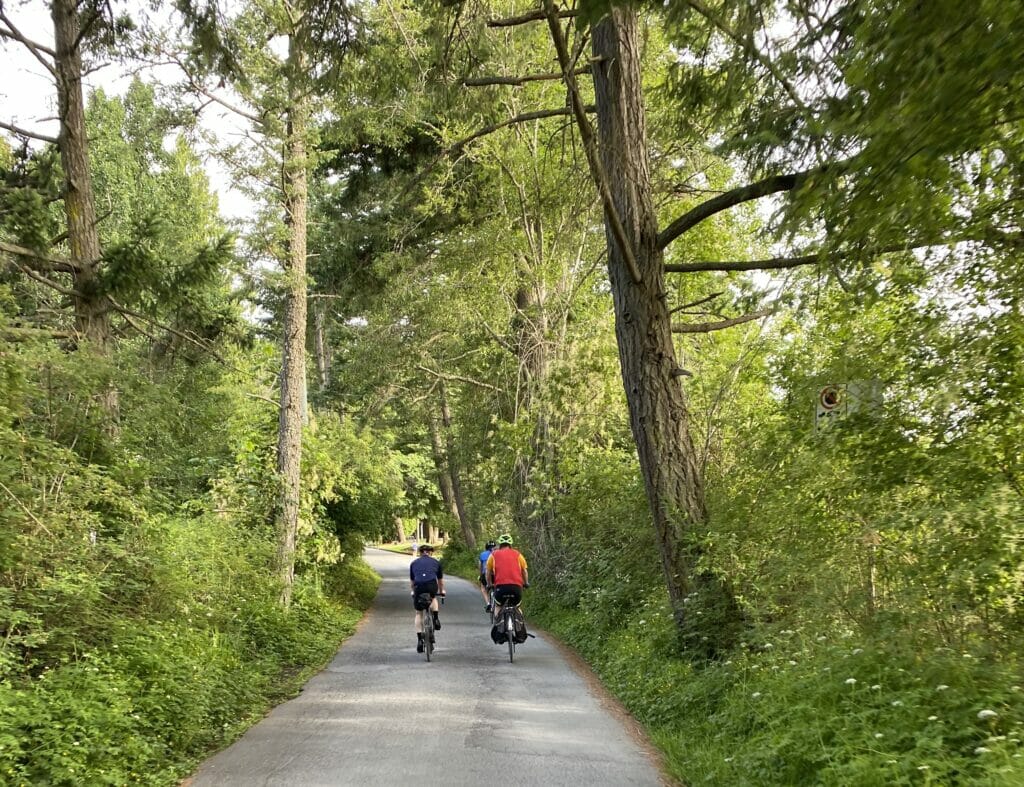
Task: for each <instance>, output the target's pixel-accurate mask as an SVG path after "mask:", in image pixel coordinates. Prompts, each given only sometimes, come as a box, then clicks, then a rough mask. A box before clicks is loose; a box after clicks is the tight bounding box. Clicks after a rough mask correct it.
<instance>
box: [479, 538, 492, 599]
mask: <svg viewBox="0 0 1024 787" xmlns="http://www.w3.org/2000/svg"><path fill="white" fill-rule="evenodd" d="M494 546H495V544H494V542H493V541H488V542H487V545H486V546H485V547H484V551H483V552H481V553H480V595H481V596H483V597H484V612H490V611H491V596H490V594H489V593H488V592H487V558H489V557H490V556H491V552H493V551H494Z"/></svg>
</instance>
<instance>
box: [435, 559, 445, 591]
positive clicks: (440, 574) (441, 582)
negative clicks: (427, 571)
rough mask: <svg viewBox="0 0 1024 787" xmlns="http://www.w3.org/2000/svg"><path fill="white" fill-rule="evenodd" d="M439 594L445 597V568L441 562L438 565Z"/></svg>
mask: <svg viewBox="0 0 1024 787" xmlns="http://www.w3.org/2000/svg"><path fill="white" fill-rule="evenodd" d="M437 592H438V593H440V594H441V595H442V596H443V595H444V566H442V565H441V563H440V561H438V564H437Z"/></svg>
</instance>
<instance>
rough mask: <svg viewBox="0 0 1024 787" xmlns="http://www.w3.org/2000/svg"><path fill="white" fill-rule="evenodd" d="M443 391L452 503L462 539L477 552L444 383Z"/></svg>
mask: <svg viewBox="0 0 1024 787" xmlns="http://www.w3.org/2000/svg"><path fill="white" fill-rule="evenodd" d="M440 391H441V425H442V427H443V428H444V440H445V446H444V460H445V468H446V470H447V473H448V478H449V481H450V482H451V493H452V502H453V503H454V504H455V513H456V519H457V520H458V523H459V526H460V527H461V529H462V537H463V539H464V540H465V542H466V546H467V547H469V548H470V549H471V550H473V551H476V528H475V527H473V520H472V519H470V516H469V512H468V511H467V509H466V499H465V497H464V496H463V494H462V481H461V479H460V478H459V466H458V463H457V462H456V461H455V441H454V440H453V439H452V413H451V410H449V409H448V394H447V392H446V391H445V387H444V383H443V382H442V383H441V385H440Z"/></svg>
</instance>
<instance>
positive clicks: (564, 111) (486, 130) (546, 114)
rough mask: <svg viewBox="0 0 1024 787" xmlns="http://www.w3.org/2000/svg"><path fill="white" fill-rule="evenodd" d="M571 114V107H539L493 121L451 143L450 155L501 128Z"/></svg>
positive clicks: (588, 108) (588, 109) (592, 109)
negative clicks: (506, 118) (499, 120)
mask: <svg viewBox="0 0 1024 787" xmlns="http://www.w3.org/2000/svg"><path fill="white" fill-rule="evenodd" d="M586 111H587V112H594V111H596V109H595V107H594V106H588V107H586ZM571 114H572V110H571V109H569V108H568V107H561V108H559V109H539V110H537V111H536V112H524V113H523V114H521V115H516V116H515V117H511V118H509V119H508V120H502V121H501V122H499V123H493V124H492V125H490V126H484V127H483V128H482V129H480V130H479V131H474V132H473V133H472V134H470V135H469V136H468V137H465V138H463V139H460V140H459V141H458V142H455V143H453V144H452V145H450V146H449V148H448V153H449V155H450V154H452V153H457V152H458V151H459V150H461V149H462V148H464V147H465V146H466V145H468V144H469V143H470V142H472V141H473V140H475V139H479V138H480V137H484V136H487V135H488V134H493V133H494V132H495V131H499V130H500V129H503V128H507V127H508V126H513V125H515V124H516V123H527V122H529V121H531V120H543V119H544V118H550V117H558V116H560V115H571Z"/></svg>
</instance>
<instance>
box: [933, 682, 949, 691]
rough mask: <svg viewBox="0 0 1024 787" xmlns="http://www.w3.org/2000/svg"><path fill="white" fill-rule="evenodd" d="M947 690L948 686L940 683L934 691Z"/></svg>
mask: <svg viewBox="0 0 1024 787" xmlns="http://www.w3.org/2000/svg"><path fill="white" fill-rule="evenodd" d="M948 688H949V686H947V685H946V684H945V683H940V684H939V685H938V686H936V687H935V690H936V691H945V690H946V689H948Z"/></svg>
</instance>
